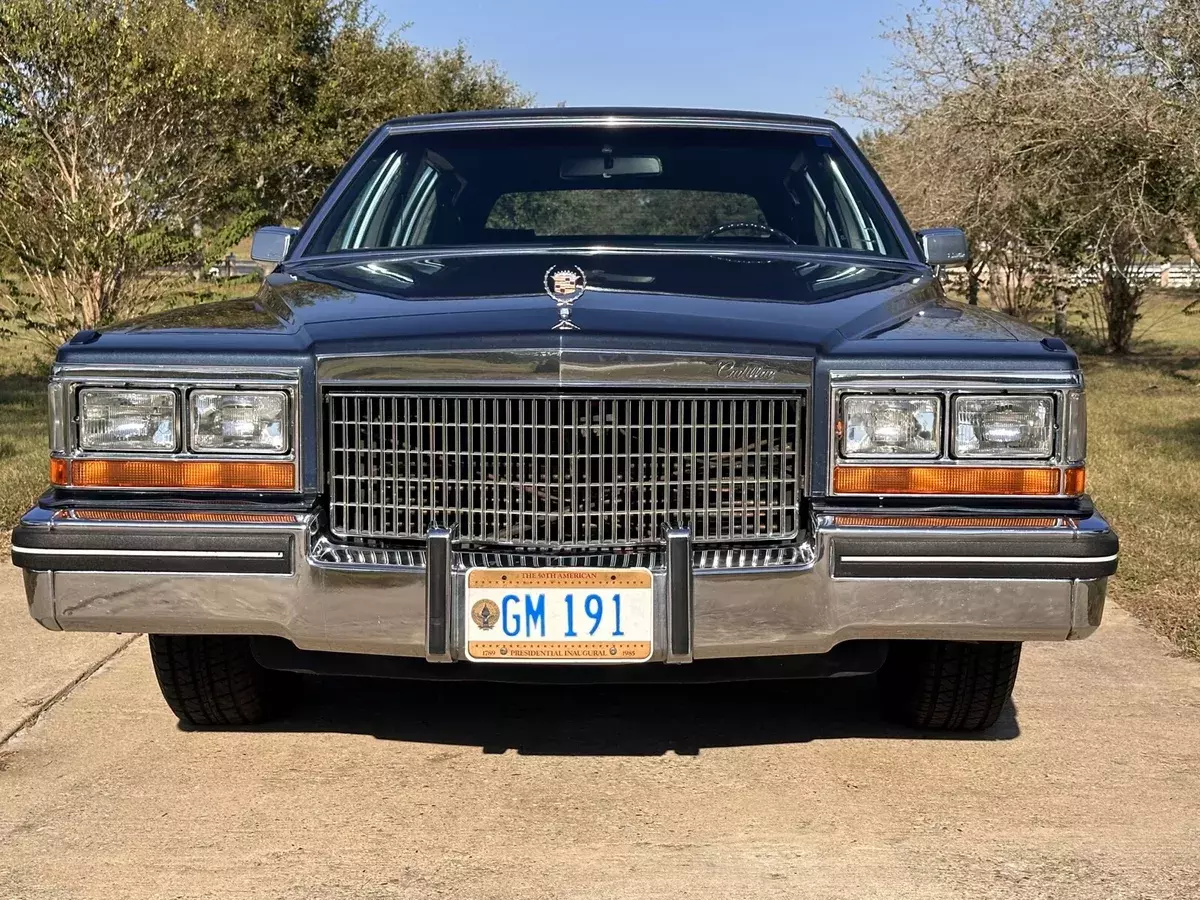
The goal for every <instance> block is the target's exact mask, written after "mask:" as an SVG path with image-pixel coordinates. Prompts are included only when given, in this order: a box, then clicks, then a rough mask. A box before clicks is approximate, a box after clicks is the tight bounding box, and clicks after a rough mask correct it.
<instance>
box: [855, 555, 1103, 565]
mask: <svg viewBox="0 0 1200 900" xmlns="http://www.w3.org/2000/svg"><path fill="white" fill-rule="evenodd" d="M1118 555H1119V554H1117V553H1113V554H1111V555H1109V556H840V557H838V559H839V560H840V561H841V562H877V563H1079V564H1083V563H1104V562H1112V561H1113V560H1114V559H1116V558H1117V556H1118Z"/></svg>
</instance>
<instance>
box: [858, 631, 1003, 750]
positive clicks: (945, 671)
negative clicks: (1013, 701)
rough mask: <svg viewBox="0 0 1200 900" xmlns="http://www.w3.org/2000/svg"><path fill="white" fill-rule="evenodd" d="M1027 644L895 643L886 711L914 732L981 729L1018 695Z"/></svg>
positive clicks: (883, 678)
mask: <svg viewBox="0 0 1200 900" xmlns="http://www.w3.org/2000/svg"><path fill="white" fill-rule="evenodd" d="M1020 661H1021V645H1020V643H1018V642H1011V641H980V642H978V643H967V642H964V641H895V642H893V643H892V645H891V647H890V648H889V650H888V658H887V662H885V663H884V665H883V668H881V669H880V670H879V685H880V688H881V690H882V693H883V700H884V705H885V708H886V709H887V712H888V713H889V715H891V716H892V717H893V718H895V719H897V720H899V721H901V722H904V723H905V724H907V725H911V726H913V727H914V728H922V729H930V730H936V731H981V730H982V729H984V728H990V727H991V726H993V725H995V724H996V719H998V718H999V717H1000V711H1001V710H1003V709H1004V704H1005V702H1006V701H1007V700H1008V698H1009V697H1010V696H1012V689H1013V684H1014V683H1016V680H1017V666H1018V664H1019V663H1020Z"/></svg>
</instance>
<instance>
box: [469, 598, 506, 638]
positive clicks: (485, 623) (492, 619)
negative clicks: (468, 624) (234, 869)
mask: <svg viewBox="0 0 1200 900" xmlns="http://www.w3.org/2000/svg"><path fill="white" fill-rule="evenodd" d="M471 621H473V622H474V623H475V624H476V625H478V626H479V627H480V628H482V629H483V630H484V631H488V630H490V629H492V628H495V627H496V623H497V622H499V621H500V607H499V606H497V605H496V601H495V600H487V599H484V600H476V601H475V605H474V606H472V607H471Z"/></svg>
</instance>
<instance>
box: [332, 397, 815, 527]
mask: <svg viewBox="0 0 1200 900" xmlns="http://www.w3.org/2000/svg"><path fill="white" fill-rule="evenodd" d="M805 399H806V398H805V395H804V394H803V393H799V392H794V391H793V392H780V391H761V392H746V391H736V392H734V391H695V390H694V389H693V390H691V391H684V392H679V391H669V390H661V391H655V392H653V393H647V392H644V391H641V392H636V393H634V392H625V391H612V392H608V391H604V392H597V391H595V390H592V391H586V390H584V391H579V390H571V391H558V392H537V391H522V392H517V393H510V394H506V395H505V396H503V397H500V396H496V395H495V394H494V393H493V394H488V393H484V392H483V391H481V390H479V389H477V388H476V389H472V390H464V391H459V392H445V391H440V390H439V391H436V392H434V391H430V390H414V389H408V388H398V387H385V386H380V387H378V388H374V387H370V388H368V387H353V388H351V387H340V386H337V385H329V386H326V388H325V390H324V392H323V396H322V403H321V409H322V419H323V421H322V437H323V446H324V449H323V462H324V467H323V468H324V489H325V491H326V492H327V499H328V504H329V523H330V531H331V532H332V534H334V535H336V536H337V537H338V538H341V539H346V540H368V541H374V540H383V541H396V540H398V541H421V540H423V539H424V536H425V533H426V531H427V529H428V528H429V527H430V526H440V527H451V528H454V529H456V533H457V539H458V542H459V543H460V544H461V545H463V546H470V547H478V548H506V549H528V550H553V551H562V550H603V549H619V548H625V549H628V548H636V547H652V546H659V545H660V544H661V540H662V533H663V528H664V527H666V526H668V525H680V524H681V525H686V526H688V527H689V528H691V530H692V534H693V540H694V541H695V542H696V543H698V544H706V543H707V544H716V543H721V544H726V545H728V544H754V543H759V542H764V541H772V542H779V541H788V540H794V539H795V538H796V537H797V536H798V535H799V534H800V532H801V530H802V520H801V514H800V513H801V511H800V507H801V494H802V485H803V475H804V453H803V451H804V444H805V437H806V433H805V415H806V412H807V411H806V405H805Z"/></svg>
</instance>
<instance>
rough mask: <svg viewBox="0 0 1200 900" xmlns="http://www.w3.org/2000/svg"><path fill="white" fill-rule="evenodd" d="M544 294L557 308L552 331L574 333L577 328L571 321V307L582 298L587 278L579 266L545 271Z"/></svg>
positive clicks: (552, 267) (553, 267) (560, 267)
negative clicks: (548, 296) (547, 295)
mask: <svg viewBox="0 0 1200 900" xmlns="http://www.w3.org/2000/svg"><path fill="white" fill-rule="evenodd" d="M545 283H546V293H547V294H549V295H550V297H551V299H553V300H554V303H555V305H556V306H557V307H558V321H557V322H555V323H554V329H553V330H554V331H576V330H578V328H579V326H578V325H576V324H575V323H574V322H572V321H571V307H572V305H574V303H575V301H576V300H578V299H579V298H580V297H582V296H583V292H584V290H585V289H586V288H587V277H586V276H585V275H584V274H583V269H581V268H579V266H551V267H550V268H549V269H547V270H546V278H545Z"/></svg>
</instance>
